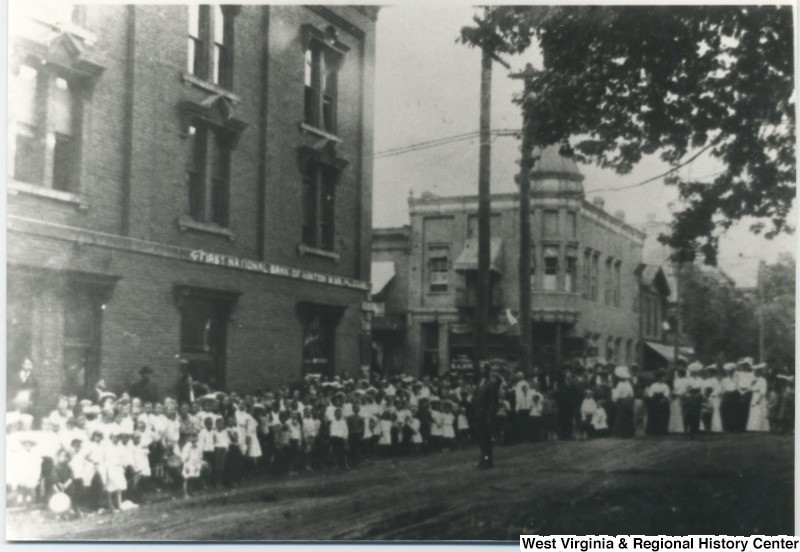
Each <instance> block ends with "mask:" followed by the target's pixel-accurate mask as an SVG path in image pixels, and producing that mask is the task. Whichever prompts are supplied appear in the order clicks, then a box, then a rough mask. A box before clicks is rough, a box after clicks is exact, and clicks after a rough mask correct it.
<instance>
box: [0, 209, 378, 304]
mask: <svg viewBox="0 0 800 552" xmlns="http://www.w3.org/2000/svg"><path fill="white" fill-rule="evenodd" d="M6 228H7V229H8V232H9V234H13V233H17V234H24V235H27V236H36V237H41V238H49V239H55V240H61V241H65V242H69V243H72V244H76V245H78V246H94V247H103V248H107V249H113V250H119V251H127V252H131V253H139V254H144V255H152V256H156V257H162V258H168V259H173V260H177V261H184V262H190V263H196V264H204V265H214V266H218V267H220V268H225V269H234V270H239V271H243V272H250V273H256V274H260V275H265V276H277V277H282V278H289V279H292V280H299V281H305V282H311V283H317V284H322V285H328V286H334V287H343V288H349V289H354V290H359V291H362V292H365V291H368V290H369V289H370V284H369V282H365V281H363V280H357V279H354V278H348V277H346V276H339V275H336V274H326V273H322V272H313V271H309V270H305V269H302V268H296V267H291V266H284V265H278V264H273V263H269V262H265V261H259V260H255V259H248V258H244V257H237V256H234V255H227V254H223V253H215V252H211V251H205V250H201V249H189V248H186V247H180V246H177V245H169V244H164V243H158V242H151V241H147V240H140V239H137V238H130V237H126V236H119V235H117V234H108V233H105V232H97V231H95V230H86V229H82V228H75V227H73V226H66V225H63V224H55V223H51V222H45V221H41V220H36V219H29V218H24V217H19V216H13V215H11V216H8V217H7V218H6Z"/></svg>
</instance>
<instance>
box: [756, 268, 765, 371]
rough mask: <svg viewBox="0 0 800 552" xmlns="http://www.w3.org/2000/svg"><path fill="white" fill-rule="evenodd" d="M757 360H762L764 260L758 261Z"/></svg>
mask: <svg viewBox="0 0 800 552" xmlns="http://www.w3.org/2000/svg"><path fill="white" fill-rule="evenodd" d="M757 281H758V362H764V261H758V280H757Z"/></svg>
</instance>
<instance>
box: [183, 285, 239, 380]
mask: <svg viewBox="0 0 800 552" xmlns="http://www.w3.org/2000/svg"><path fill="white" fill-rule="evenodd" d="M228 308H229V305H228V304H227V302H225V301H221V300H217V299H214V298H212V297H204V296H201V295H197V296H190V297H188V298H186V301H185V303H184V305H183V308H182V311H181V356H182V357H183V359H184V360H185V361H187V362H188V364H189V369H190V372H191V373H192V375H193V377H194V378H195V379H197V380H199V381H201V382H203V383H206V384H208V385H209V386H210V387H211V388H212V389H222V388H223V387H224V385H225V351H226V342H227V310H228Z"/></svg>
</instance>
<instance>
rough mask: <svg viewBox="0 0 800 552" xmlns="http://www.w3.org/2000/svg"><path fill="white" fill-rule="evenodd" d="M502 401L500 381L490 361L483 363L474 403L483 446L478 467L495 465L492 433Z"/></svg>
mask: <svg viewBox="0 0 800 552" xmlns="http://www.w3.org/2000/svg"><path fill="white" fill-rule="evenodd" d="M499 401H500V381H499V378H498V376H497V375H496V374H492V368H491V366H490V365H489V363H488V362H483V363H482V365H481V381H480V382H479V383H478V386H477V387H476V388H475V394H474V395H473V396H472V404H473V408H474V412H475V431H476V433H477V436H478V444H479V445H480V447H481V461H480V463H479V464H478V469H487V468H491V467H493V466H494V459H493V457H492V435H493V433H494V432H493V429H494V428H493V425H494V417H495V414H496V413H497V407H498V403H499Z"/></svg>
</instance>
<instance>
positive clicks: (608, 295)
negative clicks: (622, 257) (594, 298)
mask: <svg viewBox="0 0 800 552" xmlns="http://www.w3.org/2000/svg"><path fill="white" fill-rule="evenodd" d="M613 262H614V261H613V260H612V259H611V257H609V258H607V259H606V281H605V285H603V302H604V303H605V304H606V305H610V304H611V299H612V296H613V278H614V276H613V274H612V272H611V270H612V268H611V267H612V265H613Z"/></svg>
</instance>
